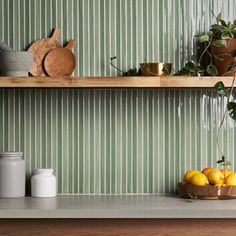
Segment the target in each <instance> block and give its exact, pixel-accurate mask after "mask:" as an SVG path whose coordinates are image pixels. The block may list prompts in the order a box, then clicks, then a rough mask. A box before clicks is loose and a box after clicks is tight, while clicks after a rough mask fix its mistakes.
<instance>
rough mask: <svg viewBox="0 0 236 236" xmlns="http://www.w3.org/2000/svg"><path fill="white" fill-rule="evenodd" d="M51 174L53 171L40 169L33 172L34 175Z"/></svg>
mask: <svg viewBox="0 0 236 236" xmlns="http://www.w3.org/2000/svg"><path fill="white" fill-rule="evenodd" d="M52 173H53V169H47V168H41V169H35V170H34V174H52Z"/></svg>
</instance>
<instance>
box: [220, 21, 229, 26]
mask: <svg viewBox="0 0 236 236" xmlns="http://www.w3.org/2000/svg"><path fill="white" fill-rule="evenodd" d="M219 21H220V23H221V25H223V26H225V27H228V25H227V24H226V22H225V21H224V20H219Z"/></svg>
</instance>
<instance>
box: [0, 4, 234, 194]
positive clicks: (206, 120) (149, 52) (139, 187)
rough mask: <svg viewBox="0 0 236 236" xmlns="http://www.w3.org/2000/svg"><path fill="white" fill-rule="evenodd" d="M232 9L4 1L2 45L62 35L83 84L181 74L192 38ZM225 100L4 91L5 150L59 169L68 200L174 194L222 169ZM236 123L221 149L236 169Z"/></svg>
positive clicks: (229, 124) (0, 120)
mask: <svg viewBox="0 0 236 236" xmlns="http://www.w3.org/2000/svg"><path fill="white" fill-rule="evenodd" d="M235 9H236V2H235V1H234V0H191V1H189V0H129V1H127V0H99V1H98V0H8V1H6V0H0V13H1V14H0V40H2V41H5V42H6V43H7V44H9V45H10V46H11V47H12V48H14V49H15V50H24V49H26V48H27V47H28V46H29V45H30V44H31V43H32V42H33V41H35V40H37V39H39V38H45V37H48V36H49V35H50V33H51V32H52V29H53V28H55V27H59V28H61V29H62V33H61V36H60V41H61V42H62V43H63V44H65V43H66V41H68V40H69V39H71V38H74V39H76V42H77V44H76V48H75V49H74V52H75V54H76V58H77V68H76V70H75V73H74V75H76V76H95V75H96V76H109V75H119V73H118V72H117V71H115V70H114V69H113V68H112V67H110V65H109V59H110V57H111V56H117V61H116V64H117V66H118V67H119V68H121V69H122V70H123V71H126V70H128V69H130V68H134V67H136V68H137V67H138V65H139V63H141V62H145V61H146V62H154V61H166V62H167V61H168V62H172V63H173V65H174V68H175V69H179V68H180V67H181V66H183V65H184V63H185V62H186V61H187V60H190V59H192V60H195V57H194V56H192V55H193V54H194V52H195V50H196V49H195V44H194V35H195V34H197V33H201V32H206V31H207V30H208V29H209V25H210V24H212V23H213V22H214V17H213V15H212V13H211V11H210V10H213V12H214V13H215V14H217V13H219V12H222V14H223V16H224V18H225V19H226V21H228V20H233V19H234V12H235ZM225 102H226V101H225V100H223V99H219V98H217V97H216V94H215V93H214V92H213V91H208V90H146V89H144V90H142V89H140V90H133V89H129V90H74V89H52V90H50V89H47V90H40V89H27V90H24V89H11V90H10V89H9V90H8V89H2V90H0V133H1V136H0V150H3V151H9V150H16V151H23V152H24V156H25V159H26V161H27V162H26V163H27V176H28V179H29V178H30V175H31V173H32V171H33V169H34V168H41V167H45V168H46V167H48V168H53V169H54V170H55V174H56V176H57V186H58V192H59V193H61V194H146V193H149V194H169V193H175V190H176V183H177V182H178V181H180V180H181V177H182V175H183V173H184V172H185V171H186V170H188V169H195V168H197V169H201V168H203V167H206V166H215V167H216V160H217V159H219V158H220V153H219V151H218V150H217V148H216V133H217V127H218V126H219V122H220V118H221V116H222V114H223V111H224V108H225ZM234 142H235V123H234V122H233V121H232V120H231V119H229V118H227V119H226V121H225V123H224V126H223V128H222V131H221V133H220V145H221V147H222V148H223V151H224V153H225V156H226V157H227V158H228V159H229V160H230V161H231V162H232V164H233V165H232V167H233V168H234V167H235V161H234V158H233V157H234V156H235V148H234Z"/></svg>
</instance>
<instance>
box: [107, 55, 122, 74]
mask: <svg viewBox="0 0 236 236" xmlns="http://www.w3.org/2000/svg"><path fill="white" fill-rule="evenodd" d="M114 59H116V58H114ZM114 59H111V60H110V65H111V66H112V67H114V68H115V69H116V70H118V71H119V72H120V73H122V74H124V71H122V70H121V69H119V68H118V67H117V66H115V65H114V64H113V62H112V61H113V60H114Z"/></svg>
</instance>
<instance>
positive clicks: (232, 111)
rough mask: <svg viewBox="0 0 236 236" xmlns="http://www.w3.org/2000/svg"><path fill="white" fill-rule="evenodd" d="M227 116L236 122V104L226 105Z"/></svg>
mask: <svg viewBox="0 0 236 236" xmlns="http://www.w3.org/2000/svg"><path fill="white" fill-rule="evenodd" d="M227 108H228V112H229V116H230V117H231V118H232V119H233V120H236V103H235V102H229V103H228V104H227Z"/></svg>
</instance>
